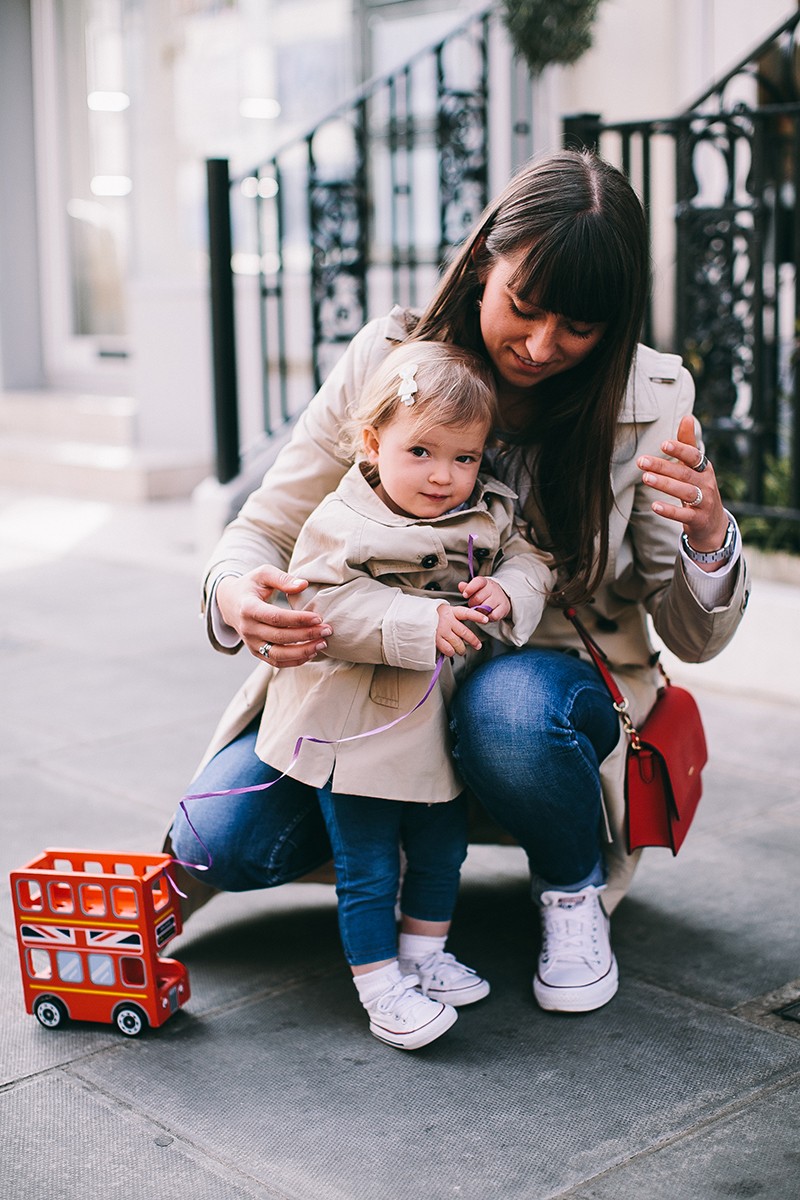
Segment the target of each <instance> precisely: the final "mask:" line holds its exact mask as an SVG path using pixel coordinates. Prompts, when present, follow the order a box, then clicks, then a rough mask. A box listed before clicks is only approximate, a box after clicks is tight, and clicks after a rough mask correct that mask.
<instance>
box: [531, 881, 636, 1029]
mask: <svg viewBox="0 0 800 1200" xmlns="http://www.w3.org/2000/svg"><path fill="white" fill-rule="evenodd" d="M602 891H604V888H602V887H591V886H590V887H585V888H584V889H583V891H581V892H544V893H543V895H542V899H541V905H542V953H541V954H540V956H539V966H538V969H537V972H536V975H535V977H534V980H533V994H534V996H535V997H536V1000H537V1002H538V1003H539V1005H540V1007H541V1008H545V1009H547V1010H548V1011H550V1012H574V1013H578V1012H591V1011H592V1009H595V1008H602V1006H603V1005H604V1004H607V1003H608V1001H609V1000H610V999H611V997H612V996H613V995H614V994H615V992H616V990H617V987H618V986H619V973H618V971H617V960H616V959H615V958H614V955H613V953H612V950H611V943H610V942H609V937H608V927H609V920H608V917H607V916H606V914H605V912H604V911H603V908H602V905H601V904H600V893H601V892H602Z"/></svg>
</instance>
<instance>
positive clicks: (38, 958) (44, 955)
mask: <svg viewBox="0 0 800 1200" xmlns="http://www.w3.org/2000/svg"><path fill="white" fill-rule="evenodd" d="M28 974H29V975H30V976H31V978H32V979H52V978H53V964H52V963H51V962H50V955H49V954H48V952H47V951H46V950H29V951H28Z"/></svg>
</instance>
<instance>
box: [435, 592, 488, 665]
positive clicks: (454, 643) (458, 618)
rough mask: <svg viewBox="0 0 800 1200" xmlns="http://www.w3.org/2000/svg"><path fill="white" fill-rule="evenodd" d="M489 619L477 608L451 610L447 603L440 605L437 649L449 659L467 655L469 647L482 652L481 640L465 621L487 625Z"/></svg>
mask: <svg viewBox="0 0 800 1200" xmlns="http://www.w3.org/2000/svg"><path fill="white" fill-rule="evenodd" d="M488 620H489V618H488V617H487V616H486V614H485V613H482V612H478V610H477V608H451V606H450V605H449V604H447V603H446V602H445V603H444V604H440V605H439V624H438V626H437V628H436V649H437V650H438V651H439V653H440V654H444V655H445V656H446V657H447V658H452V657H453V655H454V654H466V652H467V646H472V648H473V649H474V650H480V648H481V639H480V638H479V637H478V635H477V633H475V632H474V630H472V629H469V628H468V627H467V626H466V625H465V624H464V621H477V622H479V624H481V625H485V624H486V622H487V621H488Z"/></svg>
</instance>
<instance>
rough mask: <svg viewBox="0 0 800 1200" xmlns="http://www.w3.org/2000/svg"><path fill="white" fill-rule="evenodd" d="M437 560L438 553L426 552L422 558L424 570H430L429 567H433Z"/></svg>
mask: <svg viewBox="0 0 800 1200" xmlns="http://www.w3.org/2000/svg"><path fill="white" fill-rule="evenodd" d="M438 562H439V555H438V554H426V555H425V557H424V558H423V560H422V565H423V567H424V568H425V570H426V571H430V569H431V567H435V566H436V565H437V564H438Z"/></svg>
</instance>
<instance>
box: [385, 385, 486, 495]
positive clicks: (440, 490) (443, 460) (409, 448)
mask: <svg viewBox="0 0 800 1200" xmlns="http://www.w3.org/2000/svg"><path fill="white" fill-rule="evenodd" d="M488 432H489V428H488V425H486V424H485V423H484V422H483V421H481V422H476V423H473V424H472V425H438V426H436V427H435V428H434V429H432V430H431V431H430V432H429V433H426V434H424V435H422V436H420V434H419V432H418V431H417V422H416V421H415V419H414V414H413V410H412V409H409V408H406V407H405V406H402V405H401V406H399V407H398V410H397V413H396V414H395V416H394V417H393V418H392V420H391V421H389V422H388V424H386V425H383V426H381V428H380V429H372V428H369V429H365V430H364V449H365V451H366V456H367V458H368V460H369V461H370V462H371V463H373V464H374V465H375V466H377V468H378V472H379V474H380V483H379V484H378V486H377V487H376V488H375V491H376V493H377V495H378V496H380V498H381V500H383V502H384V504H386V505H387V506H388V507H389V508H390V509H391V510H392V512H396V513H399V514H400V515H401V516H404V517H422V518H425V517H428V518H431V517H440V516H441V515H442V514H443V513H446V512H448V511H449V510H450V509H451V508H457V507H458V506H459V504H463V503H464V501H465V500H468V499H469V497H470V496H471V494H472V489H473V488H474V487H475V479H476V477H477V474H478V469H479V467H480V465H481V455H482V453H483V444H484V442H485V441H486V435H487V434H488Z"/></svg>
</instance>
